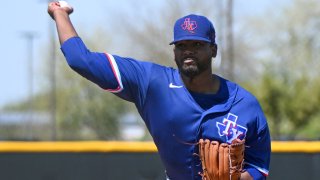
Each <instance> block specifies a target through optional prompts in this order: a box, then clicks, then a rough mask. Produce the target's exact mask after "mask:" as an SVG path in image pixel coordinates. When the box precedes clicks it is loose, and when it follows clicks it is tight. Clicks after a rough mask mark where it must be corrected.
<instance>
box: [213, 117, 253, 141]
mask: <svg viewBox="0 0 320 180" xmlns="http://www.w3.org/2000/svg"><path fill="white" fill-rule="evenodd" d="M237 120H238V116H237V115H235V114H232V113H228V115H227V118H223V121H222V123H221V122H216V126H217V128H218V133H219V135H220V136H226V138H227V142H228V143H231V142H232V141H233V140H234V139H236V138H238V139H241V140H242V139H244V138H245V137H246V134H247V131H248V129H247V128H245V127H243V126H241V125H239V124H237Z"/></svg>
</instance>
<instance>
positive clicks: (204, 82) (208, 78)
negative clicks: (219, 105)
mask: <svg viewBox="0 0 320 180" xmlns="http://www.w3.org/2000/svg"><path fill="white" fill-rule="evenodd" d="M181 78H182V80H183V82H184V84H185V85H186V87H187V89H188V90H190V91H193V92H197V93H204V94H215V93H216V92H217V91H218V90H219V87H220V80H219V78H218V77H217V76H216V75H212V74H200V75H198V76H196V77H193V78H190V77H186V76H181Z"/></svg>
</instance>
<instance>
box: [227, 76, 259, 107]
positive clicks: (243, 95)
mask: <svg viewBox="0 0 320 180" xmlns="http://www.w3.org/2000/svg"><path fill="white" fill-rule="evenodd" d="M225 81H226V84H227V85H228V87H232V86H233V87H234V89H236V97H235V102H238V101H243V102H245V103H250V104H252V105H258V104H259V102H258V99H257V98H256V96H255V95H254V94H253V93H252V92H250V91H249V90H247V89H246V88H244V87H243V86H241V85H240V84H238V83H235V82H233V81H230V80H226V79H225Z"/></svg>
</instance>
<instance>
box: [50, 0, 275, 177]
mask: <svg viewBox="0 0 320 180" xmlns="http://www.w3.org/2000/svg"><path fill="white" fill-rule="evenodd" d="M72 11H73V9H72V7H71V6H69V5H68V4H67V3H66V2H64V1H58V2H51V3H49V6H48V13H49V14H50V16H51V17H52V18H53V19H54V20H55V22H56V26H57V31H58V36H59V40H60V43H61V50H62V52H63V54H64V56H65V58H66V60H67V62H68V64H69V66H70V67H71V68H72V69H73V70H74V71H76V72H77V73H79V74H80V75H81V76H83V77H85V78H87V79H88V80H90V81H92V82H94V83H96V84H97V85H98V86H100V87H101V88H102V89H105V90H107V91H110V92H112V93H114V94H115V95H117V96H118V97H120V98H122V99H124V100H127V101H130V102H133V103H134V104H135V105H136V107H137V109H138V112H139V113H140V115H141V117H142V118H143V120H144V122H145V124H146V126H147V127H148V130H149V131H150V134H151V135H152V137H153V140H154V142H155V144H156V146H157V148H158V151H159V154H160V157H161V160H162V162H163V164H164V166H165V169H166V174H167V178H168V179H171V180H188V179H202V176H201V172H202V168H201V162H200V159H199V157H198V156H197V155H196V154H197V153H198V147H197V143H196V142H198V140H199V139H200V138H202V139H210V140H215V141H219V142H221V143H222V142H223V143H231V142H232V141H233V140H235V139H240V140H245V153H244V171H243V172H242V174H241V179H265V178H266V176H267V175H268V172H269V171H268V169H269V161H270V149H271V148H270V135H269V130H268V124H267V121H266V118H265V116H264V113H263V111H262V109H261V107H260V105H259V103H258V101H257V99H256V98H255V97H254V96H253V95H252V94H251V93H249V92H248V91H246V90H245V89H243V88H242V87H240V86H239V85H238V84H236V83H234V82H231V81H229V80H227V79H224V78H223V77H220V76H218V75H216V74H213V72H212V69H211V63H212V58H215V57H216V54H217V44H216V42H215V30H214V27H213V25H212V23H211V22H210V21H209V20H208V19H207V18H206V17H204V16H199V15H194V14H191V15H188V16H185V17H182V18H180V19H178V20H177V21H176V23H175V26H174V40H173V41H172V42H171V43H170V44H171V45H173V46H174V47H173V49H174V50H173V51H174V60H175V62H176V64H177V67H178V68H177V69H175V68H171V67H165V66H162V65H158V64H154V63H151V62H146V61H140V60H136V59H133V58H126V57H121V56H117V55H112V54H109V53H99V52H91V51H90V50H89V49H88V48H87V47H86V46H85V44H84V42H83V41H82V40H81V38H80V37H79V36H78V34H77V32H76V30H75V29H74V27H73V25H72V23H71V21H70V18H69V14H70V13H72Z"/></svg>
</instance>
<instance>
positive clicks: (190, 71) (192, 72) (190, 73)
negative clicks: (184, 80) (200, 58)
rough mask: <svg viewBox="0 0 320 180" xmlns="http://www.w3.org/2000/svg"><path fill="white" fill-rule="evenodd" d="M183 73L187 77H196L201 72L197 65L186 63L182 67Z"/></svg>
mask: <svg viewBox="0 0 320 180" xmlns="http://www.w3.org/2000/svg"><path fill="white" fill-rule="evenodd" d="M180 71H181V73H182V74H183V75H185V76H187V77H190V78H192V77H195V76H196V75H198V74H199V69H198V67H197V66H195V65H188V66H187V65H184V66H182V67H181V69H180Z"/></svg>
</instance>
